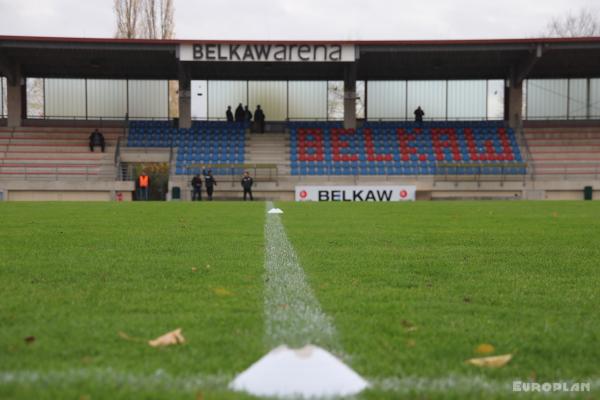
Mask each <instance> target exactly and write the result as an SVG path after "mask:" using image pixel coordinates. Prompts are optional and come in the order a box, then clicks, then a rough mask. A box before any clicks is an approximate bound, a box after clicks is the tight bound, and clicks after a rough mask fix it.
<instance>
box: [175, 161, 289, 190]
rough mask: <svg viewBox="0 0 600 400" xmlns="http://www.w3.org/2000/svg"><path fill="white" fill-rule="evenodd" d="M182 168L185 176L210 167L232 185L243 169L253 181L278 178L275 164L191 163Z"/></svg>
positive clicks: (237, 179)
mask: <svg viewBox="0 0 600 400" xmlns="http://www.w3.org/2000/svg"><path fill="white" fill-rule="evenodd" d="M184 169H185V171H186V174H185V175H187V176H191V175H195V174H203V172H204V171H206V170H209V169H210V170H211V171H212V173H213V175H215V176H216V177H219V180H221V181H226V182H231V183H232V185H233V184H234V183H235V182H237V181H239V180H240V179H241V177H242V174H243V173H244V172H245V171H248V172H249V173H250V175H251V176H252V177H253V179H254V181H255V182H277V181H278V179H279V171H278V168H277V164H192V165H188V166H187V167H185V168H184ZM179 175H180V176H181V174H179Z"/></svg>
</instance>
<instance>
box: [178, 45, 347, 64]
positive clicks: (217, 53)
mask: <svg viewBox="0 0 600 400" xmlns="http://www.w3.org/2000/svg"><path fill="white" fill-rule="evenodd" d="M178 52H179V54H178V57H179V60H181V61H216V62H219V61H220V62H253V61H254V62H353V61H356V54H355V52H356V48H355V46H354V45H341V44H317V45H315V44H182V45H180V46H179V48H178Z"/></svg>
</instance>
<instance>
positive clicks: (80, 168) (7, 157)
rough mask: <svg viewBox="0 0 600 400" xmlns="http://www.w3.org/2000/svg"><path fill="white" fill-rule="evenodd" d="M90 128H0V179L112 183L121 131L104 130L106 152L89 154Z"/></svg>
mask: <svg viewBox="0 0 600 400" xmlns="http://www.w3.org/2000/svg"><path fill="white" fill-rule="evenodd" d="M90 132H91V129H89V128H70V127H26V128H18V129H10V128H0V180H38V179H39V180H61V179H63V178H64V179H81V180H89V179H95V180H98V179H100V180H114V179H115V176H116V169H115V166H114V156H115V150H116V143H117V140H118V138H119V137H121V136H122V135H123V130H122V129H120V128H107V129H103V130H102V133H103V135H104V138H105V141H106V149H105V153H101V152H100V149H99V148H96V149H95V152H94V153H91V152H90V151H89V148H88V141H89V135H90Z"/></svg>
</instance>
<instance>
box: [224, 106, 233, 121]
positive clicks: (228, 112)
mask: <svg viewBox="0 0 600 400" xmlns="http://www.w3.org/2000/svg"><path fill="white" fill-rule="evenodd" d="M225 116H226V117H227V122H233V113H232V112H231V106H227V111H225Z"/></svg>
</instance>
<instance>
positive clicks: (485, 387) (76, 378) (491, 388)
mask: <svg viewBox="0 0 600 400" xmlns="http://www.w3.org/2000/svg"><path fill="white" fill-rule="evenodd" d="M230 379H231V376H229V375H226V374H222V375H202V374H195V375H188V376H180V375H172V374H169V373H168V372H165V371H163V370H157V371H155V372H154V373H150V374H143V373H131V372H124V371H118V370H114V369H112V368H78V369H68V370H64V371H12V372H10V371H0V386H7V385H33V386H34V389H35V387H36V386H37V385H39V388H40V390H44V389H46V388H68V387H71V386H73V385H78V384H86V385H92V387H93V386H103V387H105V388H108V389H109V390H110V389H111V388H113V387H120V388H127V389H133V390H136V389H140V390H142V389H143V390H146V391H155V392H158V391H162V390H167V391H168V390H173V391H178V392H188V393H194V392H196V391H198V390H227V383H228V382H229V381H230ZM515 380H518V381H521V380H520V379H517V378H515ZM369 381H370V382H371V387H370V389H371V390H380V391H383V392H389V393H395V394H398V395H411V396H413V397H414V396H416V395H418V394H427V393H437V394H457V395H469V394H471V395H476V394H479V395H482V394H490V395H493V394H508V395H511V394H513V392H512V380H494V379H489V378H487V377H485V376H478V375H473V376H469V375H448V376H445V377H437V378H422V377H416V376H407V377H402V378H394V377H391V378H372V379H369ZM557 381H559V382H562V381H564V382H571V381H574V380H573V379H566V380H561V379H558V380H557ZM575 381H577V382H590V384H591V392H589V393H594V392H595V391H596V390H598V389H600V378H598V377H596V378H585V379H576V380H575ZM514 394H515V395H516V394H519V393H514ZM521 394H525V395H527V393H521ZM530 394H531V393H530ZM530 394H529V395H530ZM580 394H581V393H580ZM584 394H585V392H584ZM545 395H547V396H550V397H553V398H554V397H563V396H564V397H569V396H571V397H573V396H574V395H575V396H576V395H577V393H568V392H554V393H546V394H545Z"/></svg>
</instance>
